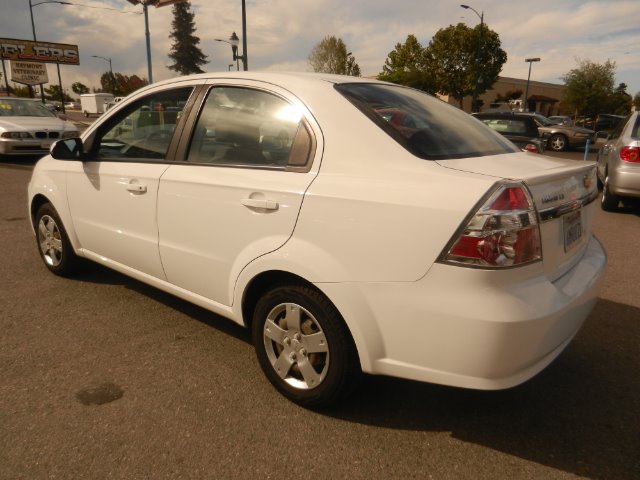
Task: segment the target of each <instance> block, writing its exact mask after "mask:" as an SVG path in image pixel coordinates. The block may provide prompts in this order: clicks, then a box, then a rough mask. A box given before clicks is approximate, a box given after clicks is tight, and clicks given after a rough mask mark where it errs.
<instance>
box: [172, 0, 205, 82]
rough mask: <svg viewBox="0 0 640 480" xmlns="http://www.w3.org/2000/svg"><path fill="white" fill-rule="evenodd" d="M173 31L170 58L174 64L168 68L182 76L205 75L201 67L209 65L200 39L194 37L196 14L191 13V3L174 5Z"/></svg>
mask: <svg viewBox="0 0 640 480" xmlns="http://www.w3.org/2000/svg"><path fill="white" fill-rule="evenodd" d="M172 8H173V21H172V22H171V27H172V31H171V34H170V35H169V38H171V39H173V44H172V45H171V53H169V58H171V59H172V60H173V64H171V65H169V66H168V68H169V69H171V70H174V71H176V72H178V73H180V74H181V75H189V74H191V73H203V72H204V70H202V69H201V68H200V66H201V65H204V64H206V63H208V60H207V56H206V55H205V54H204V53H202V50H200V47H199V46H198V44H199V43H200V38H199V37H196V36H195V35H194V33H195V31H196V27H195V22H194V20H193V18H194V16H195V15H194V14H193V12H191V10H190V9H191V3H190V2H188V1H187V2H180V3H175V4H174V5H173V7H172Z"/></svg>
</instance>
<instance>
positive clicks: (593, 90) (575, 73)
mask: <svg viewBox="0 0 640 480" xmlns="http://www.w3.org/2000/svg"><path fill="white" fill-rule="evenodd" d="M615 70H616V63H615V62H613V61H611V60H607V61H606V62H605V63H595V62H592V61H591V60H578V67H577V68H574V69H572V70H570V71H569V72H568V73H567V74H566V75H564V77H563V80H564V83H565V85H566V86H567V89H566V91H565V100H566V102H567V104H568V105H569V106H570V107H571V109H572V110H575V111H576V112H577V114H578V115H585V116H588V117H595V116H596V115H597V114H598V113H603V112H607V113H608V110H609V108H610V102H611V96H612V95H613V92H614V89H613V86H614V82H615V80H614V79H615Z"/></svg>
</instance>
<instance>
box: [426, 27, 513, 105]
mask: <svg viewBox="0 0 640 480" xmlns="http://www.w3.org/2000/svg"><path fill="white" fill-rule="evenodd" d="M500 46H501V42H500V36H499V35H498V34H497V33H496V32H494V31H493V30H491V29H489V28H487V26H486V25H485V24H481V25H477V26H476V27H475V28H469V27H467V26H466V25H465V24H463V23H459V24H457V25H455V26H454V25H450V26H449V27H447V28H443V29H440V30H438V32H437V33H436V34H435V35H434V36H433V39H432V40H431V42H429V45H428V46H427V48H426V52H425V53H426V64H427V68H428V69H429V71H430V72H431V73H432V75H433V77H434V81H435V86H436V87H437V91H438V92H440V93H443V94H446V95H451V96H452V97H453V98H455V99H456V100H458V102H459V103H460V108H462V99H463V98H464V97H466V96H468V95H473V94H474V93H475V94H476V95H480V94H482V93H484V92H486V91H487V90H488V89H489V88H491V86H492V85H493V84H494V83H495V82H496V80H497V79H498V75H499V74H500V71H501V70H502V66H503V65H504V63H505V62H506V61H507V53H506V52H505V51H504V50H503V49H502V48H500Z"/></svg>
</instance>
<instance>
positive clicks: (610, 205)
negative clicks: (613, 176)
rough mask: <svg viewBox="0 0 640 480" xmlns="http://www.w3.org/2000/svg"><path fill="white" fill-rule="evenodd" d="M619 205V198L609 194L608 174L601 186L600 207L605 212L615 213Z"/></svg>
mask: <svg viewBox="0 0 640 480" xmlns="http://www.w3.org/2000/svg"><path fill="white" fill-rule="evenodd" d="M619 203H620V197H619V196H617V195H614V194H612V193H611V190H610V189H609V174H608V173H607V176H606V177H605V178H604V184H603V185H602V197H601V199H600V206H601V207H602V210H604V211H605V212H615V211H616V210H618V204H619Z"/></svg>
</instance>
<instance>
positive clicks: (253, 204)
mask: <svg viewBox="0 0 640 480" xmlns="http://www.w3.org/2000/svg"><path fill="white" fill-rule="evenodd" d="M240 203H242V205H244V206H245V207H249V208H262V209H264V210H277V209H278V202H275V201H273V200H267V199H260V198H243V199H242V200H240Z"/></svg>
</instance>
